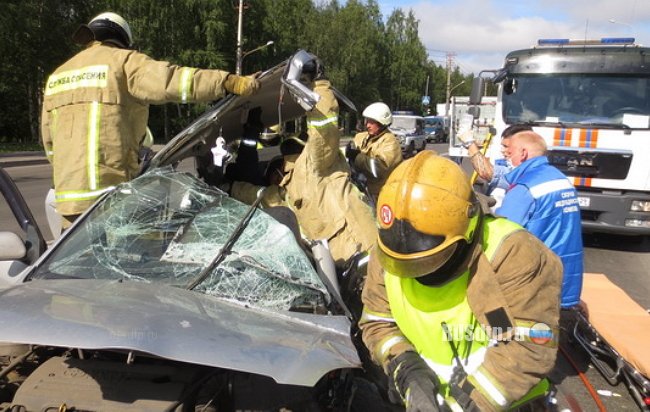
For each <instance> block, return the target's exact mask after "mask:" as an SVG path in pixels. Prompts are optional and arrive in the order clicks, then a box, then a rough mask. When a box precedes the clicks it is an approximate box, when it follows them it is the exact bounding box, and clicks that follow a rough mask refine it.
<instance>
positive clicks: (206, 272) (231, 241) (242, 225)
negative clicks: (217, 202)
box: [185, 188, 266, 290]
mask: <svg viewBox="0 0 650 412" xmlns="http://www.w3.org/2000/svg"><path fill="white" fill-rule="evenodd" d="M265 191H266V188H265V189H263V190H260V192H259V193H258V194H257V198H256V199H255V201H254V202H253V204H252V205H251V207H250V208H249V209H248V211H247V212H246V215H245V216H244V217H243V218H242V220H241V221H240V222H239V224H238V225H237V227H236V228H235V230H234V231H233V232H232V234H231V235H230V237H229V238H228V239H227V240H226V242H225V243H224V244H223V247H222V248H221V250H220V251H219V253H218V254H217V256H215V257H214V259H212V261H211V262H210V264H209V265H208V266H206V267H205V269H203V270H202V271H201V273H199V274H198V275H197V276H196V278H195V279H193V280H192V281H190V282H189V283H188V284H187V285H185V289H187V290H192V289H194V288H195V287H197V286H198V285H200V284H201V283H203V281H204V280H205V279H207V278H208V276H210V273H212V271H213V270H214V268H216V267H217V266H219V265H220V264H221V262H223V260H224V259H225V258H226V256H227V255H229V254H230V252H231V250H232V248H233V246H234V245H235V242H237V240H238V239H239V237H240V236H241V234H242V233H243V232H244V229H246V226H248V223H249V222H250V221H251V218H252V217H253V214H254V213H255V211H256V210H257V207H258V206H259V204H260V203H261V202H262V197H263V196H264V192H265Z"/></svg>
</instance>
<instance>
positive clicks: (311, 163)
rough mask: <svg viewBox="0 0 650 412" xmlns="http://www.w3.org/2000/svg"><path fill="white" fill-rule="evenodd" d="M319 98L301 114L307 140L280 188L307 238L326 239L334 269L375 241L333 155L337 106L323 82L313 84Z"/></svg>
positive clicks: (370, 218) (368, 216)
mask: <svg viewBox="0 0 650 412" xmlns="http://www.w3.org/2000/svg"><path fill="white" fill-rule="evenodd" d="M314 91H315V92H316V93H318V94H319V95H320V96H321V99H320V100H319V102H318V104H317V105H316V107H315V108H314V109H313V110H312V111H311V112H309V113H307V127H308V134H309V138H308V140H307V144H306V145H305V148H304V150H303V151H302V153H301V154H300V156H299V157H298V158H297V159H296V162H295V166H294V168H293V169H292V170H290V171H288V172H287V174H286V175H285V176H284V179H283V180H282V182H281V183H280V187H281V188H284V190H285V200H286V202H287V206H289V207H290V208H291V209H292V210H293V211H294V212H295V214H296V217H297V218H298V223H299V224H300V229H301V231H302V233H303V235H305V236H306V237H307V238H309V239H313V240H319V239H327V240H328V242H329V247H330V252H331V253H332V257H333V258H334V261H335V263H336V265H337V267H338V268H339V269H340V268H342V267H343V266H344V263H345V262H346V261H347V260H348V259H349V258H350V257H352V255H354V253H355V252H365V251H367V250H368V249H370V247H371V246H372V245H373V244H374V243H375V241H376V239H377V226H376V225H375V219H374V214H373V211H372V210H371V209H370V207H369V206H368V204H367V203H366V202H365V201H364V196H363V194H362V193H361V192H360V191H359V190H358V189H357V188H356V186H354V184H353V183H352V182H351V180H350V168H349V166H348V164H347V162H346V160H345V157H344V156H343V154H342V153H341V151H340V150H339V144H340V132H339V129H338V115H339V107H338V102H337V100H336V98H335V97H334V93H333V92H332V90H331V88H330V82H329V81H327V80H318V81H316V82H315V85H314Z"/></svg>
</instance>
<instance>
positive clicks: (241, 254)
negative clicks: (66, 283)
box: [33, 168, 328, 310]
mask: <svg viewBox="0 0 650 412" xmlns="http://www.w3.org/2000/svg"><path fill="white" fill-rule="evenodd" d="M248 210H249V206H248V205H245V204H243V203H240V202H238V201H236V200H234V199H232V198H230V197H228V196H227V195H226V194H225V193H223V192H221V191H219V190H216V189H213V188H211V187H210V186H208V185H206V184H205V183H203V182H201V181H200V180H198V179H196V178H195V177H193V176H192V175H190V174H186V173H181V172H175V171H173V170H172V169H171V168H160V169H154V170H151V171H150V172H148V173H146V174H144V175H142V176H140V177H139V178H137V179H135V180H133V181H131V182H128V183H124V184H122V185H120V186H118V188H117V189H116V190H115V191H113V192H112V193H111V194H109V195H108V196H107V197H106V198H105V199H104V200H103V201H102V202H100V204H99V205H98V206H97V207H96V208H95V209H94V210H93V211H92V212H91V214H90V215H89V216H88V217H87V218H86V219H85V220H84V221H83V222H82V223H81V224H80V225H79V226H77V227H75V228H74V229H73V230H74V232H73V233H72V234H71V235H70V236H69V237H67V238H66V239H65V241H64V242H63V243H62V244H61V245H60V247H58V248H57V249H56V250H55V251H54V252H53V253H52V254H51V255H50V256H49V257H48V258H47V259H46V261H45V262H44V263H43V264H42V265H41V266H39V268H38V269H37V272H36V273H35V274H34V275H33V278H43V279H61V278H82V279H108V280H116V281H138V282H151V283H157V284H167V285H170V286H176V287H180V288H184V287H187V286H188V285H189V284H191V283H192V282H193V281H195V280H196V279H197V278H198V277H199V274H201V272H202V271H203V270H204V269H205V268H207V267H208V266H209V265H210V263H211V262H212V261H213V260H214V259H215V258H216V257H217V256H218V255H219V252H220V250H221V248H222V247H223V245H224V244H225V243H226V242H227V240H228V239H229V238H230V237H231V235H232V233H233V232H234V231H235V229H236V228H237V226H238V225H239V223H240V222H241V220H242V219H243V217H244V216H245V215H246V213H247V211H248ZM194 290H196V291H199V292H202V293H205V294H208V295H213V296H217V297H219V298H223V299H227V300H232V301H236V302H239V303H243V304H247V305H251V306H256V307H263V308H271V309H278V310H288V309H291V308H294V309H295V308H306V307H311V308H315V307H320V306H322V305H324V304H325V300H326V299H328V295H327V292H326V289H325V287H324V285H323V284H322V282H321V281H320V279H319V278H318V275H317V273H316V271H315V269H314V267H313V265H312V264H311V262H310V260H309V258H308V257H307V255H306V254H305V253H304V252H303V250H302V249H301V248H300V246H299V245H298V243H297V241H296V239H295V237H294V235H293V232H291V231H290V230H289V229H288V228H287V227H286V226H284V225H282V224H280V223H278V222H277V221H276V220H275V219H273V218H272V217H271V216H270V215H268V214H266V213H265V212H263V211H261V210H256V211H255V213H254V214H253V217H252V219H251V220H250V223H249V224H248V226H246V227H245V229H244V230H243V232H242V233H241V235H240V236H239V237H238V238H237V240H236V241H235V242H234V245H233V247H232V251H231V253H226V257H225V259H224V260H223V261H222V262H221V264H219V265H217V267H216V268H214V269H213V270H212V271H211V272H210V273H209V275H208V276H207V278H206V279H205V280H204V281H203V282H201V283H199V284H198V286H196V287H195V288H194Z"/></svg>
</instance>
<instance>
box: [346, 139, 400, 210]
mask: <svg viewBox="0 0 650 412" xmlns="http://www.w3.org/2000/svg"><path fill="white" fill-rule="evenodd" d="M354 145H355V146H356V147H357V149H359V150H360V151H361V152H360V153H359V155H358V156H357V157H356V158H355V159H354V167H355V168H356V169H357V170H358V171H360V172H361V173H363V174H364V175H365V176H366V177H367V178H368V190H369V192H370V194H371V195H372V196H373V197H374V198H375V200H376V199H377V197H379V191H380V190H381V187H382V186H383V185H384V183H385V182H386V179H387V178H388V175H390V172H392V171H393V169H395V168H396V167H397V165H399V164H400V163H401V162H402V149H401V147H400V144H399V141H398V140H397V138H396V137H395V135H394V134H392V133H391V132H390V131H389V130H388V129H386V130H384V131H383V132H382V133H380V134H378V135H377V136H370V134H369V133H368V132H362V133H357V135H356V136H354Z"/></svg>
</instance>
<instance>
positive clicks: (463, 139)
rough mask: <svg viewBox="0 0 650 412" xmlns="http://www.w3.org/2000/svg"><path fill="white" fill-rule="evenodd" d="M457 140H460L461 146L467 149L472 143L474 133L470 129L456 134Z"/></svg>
mask: <svg viewBox="0 0 650 412" xmlns="http://www.w3.org/2000/svg"><path fill="white" fill-rule="evenodd" d="M458 140H460V143H461V145H462V146H463V147H464V148H465V149H467V148H468V147H470V146H471V144H472V143H474V133H473V132H472V130H471V129H470V130H465V131H463V132H461V133H458Z"/></svg>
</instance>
